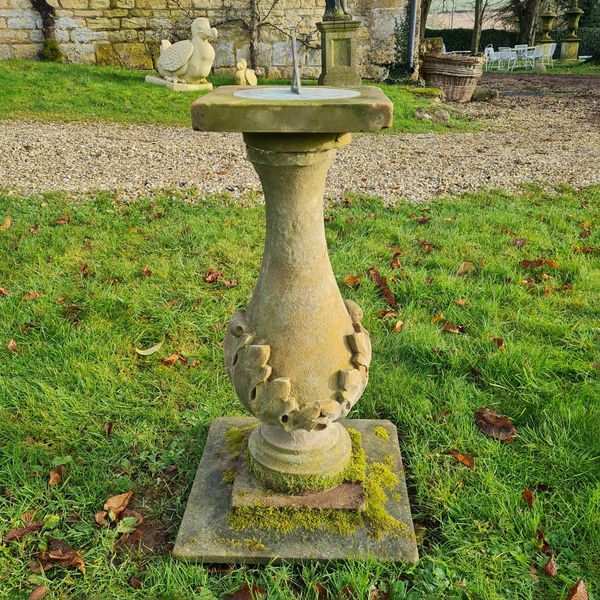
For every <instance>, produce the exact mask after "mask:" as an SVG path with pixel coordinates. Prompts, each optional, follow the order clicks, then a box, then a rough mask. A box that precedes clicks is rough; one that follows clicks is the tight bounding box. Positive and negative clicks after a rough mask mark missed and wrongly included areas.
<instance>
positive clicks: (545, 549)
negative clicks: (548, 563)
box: [535, 529, 552, 556]
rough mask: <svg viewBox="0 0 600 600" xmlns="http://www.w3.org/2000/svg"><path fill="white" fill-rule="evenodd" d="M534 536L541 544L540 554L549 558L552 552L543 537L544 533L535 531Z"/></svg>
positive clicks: (538, 530) (539, 530)
mask: <svg viewBox="0 0 600 600" xmlns="http://www.w3.org/2000/svg"><path fill="white" fill-rule="evenodd" d="M535 534H536V535H537V537H538V539H539V540H540V542H541V543H542V545H541V547H540V552H541V553H542V554H545V555H546V556H550V555H551V554H552V550H551V548H550V544H549V543H548V542H547V541H546V538H545V537H544V532H543V531H542V530H541V529H536V531H535Z"/></svg>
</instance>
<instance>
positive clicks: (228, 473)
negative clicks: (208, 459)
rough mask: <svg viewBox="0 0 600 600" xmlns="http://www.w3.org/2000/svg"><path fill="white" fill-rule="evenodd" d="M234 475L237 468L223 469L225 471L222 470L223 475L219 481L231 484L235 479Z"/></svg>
mask: <svg viewBox="0 0 600 600" xmlns="http://www.w3.org/2000/svg"><path fill="white" fill-rule="evenodd" d="M236 475H237V469H236V468H235V467H230V468H229V469H225V471H223V477H221V483H224V484H225V485H228V484H232V483H233V482H234V481H235V476H236Z"/></svg>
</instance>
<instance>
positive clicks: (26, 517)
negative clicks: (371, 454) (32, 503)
mask: <svg viewBox="0 0 600 600" xmlns="http://www.w3.org/2000/svg"><path fill="white" fill-rule="evenodd" d="M36 512H37V511H35V510H28V511H27V512H24V513H23V514H22V515H21V521H23V523H25V525H29V523H31V521H33V517H35V513H36Z"/></svg>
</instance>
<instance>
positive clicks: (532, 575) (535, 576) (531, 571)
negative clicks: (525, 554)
mask: <svg viewBox="0 0 600 600" xmlns="http://www.w3.org/2000/svg"><path fill="white" fill-rule="evenodd" d="M529 573H531V579H533V580H534V581H539V580H540V578H539V577H538V576H537V569H536V568H535V567H530V569H529Z"/></svg>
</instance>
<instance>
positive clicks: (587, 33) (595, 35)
mask: <svg viewBox="0 0 600 600" xmlns="http://www.w3.org/2000/svg"><path fill="white" fill-rule="evenodd" d="M577 35H578V36H579V38H580V39H581V43H580V44H579V54H591V55H592V56H596V57H600V27H581V28H580V29H579V31H578V33H577Z"/></svg>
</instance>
